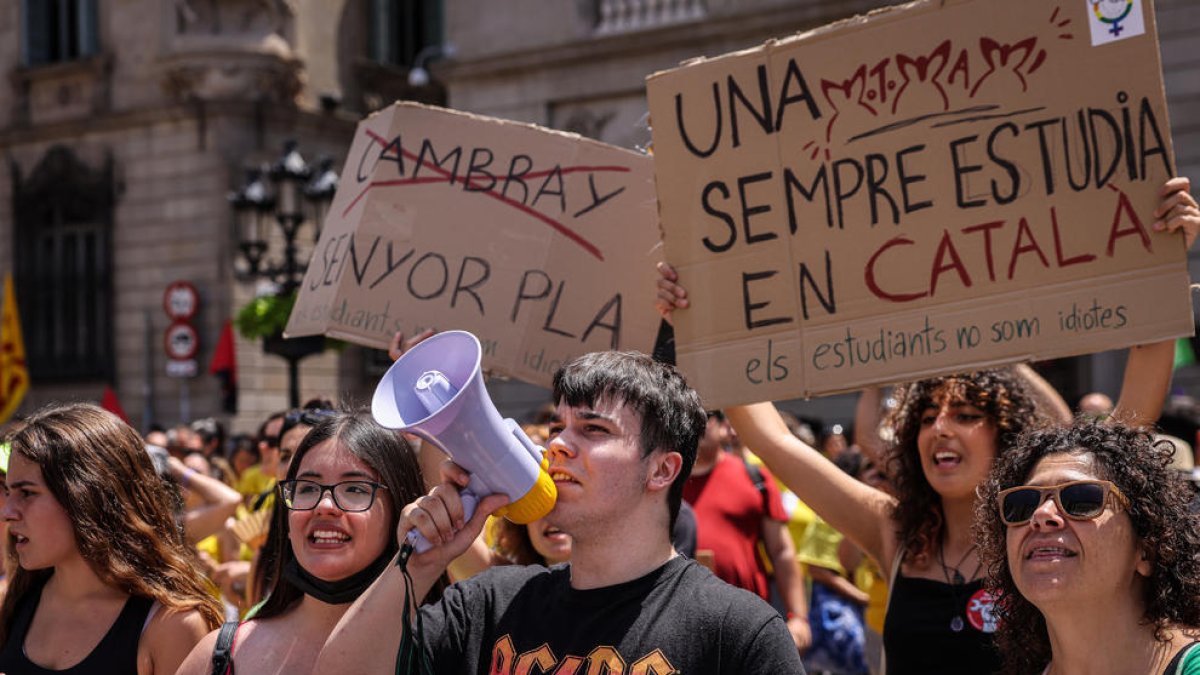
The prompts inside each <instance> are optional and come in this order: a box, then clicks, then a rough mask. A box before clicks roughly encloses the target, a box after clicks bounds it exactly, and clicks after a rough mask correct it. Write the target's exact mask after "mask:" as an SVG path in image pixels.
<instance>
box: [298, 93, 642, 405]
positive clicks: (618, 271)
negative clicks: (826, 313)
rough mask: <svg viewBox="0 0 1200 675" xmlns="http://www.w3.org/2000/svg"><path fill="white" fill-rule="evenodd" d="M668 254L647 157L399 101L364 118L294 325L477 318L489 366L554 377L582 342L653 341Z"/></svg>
mask: <svg viewBox="0 0 1200 675" xmlns="http://www.w3.org/2000/svg"><path fill="white" fill-rule="evenodd" d="M660 259H661V247H660V245H659V230H658V217H657V205H656V203H655V198H654V179H653V174H652V167H651V160H650V158H649V157H647V156H645V155H641V154H639V153H635V152H631V151H628V150H623V149H620V148H616V147H612V146H608V145H604V144H602V143H598V142H595V141H590V140H587V139H584V138H581V137H579V136H577V135H575V134H566V133H560V132H555V131H550V130H547V129H541V128H538V127H535V126H532V125H528V124H518V123H515V122H507V121H501V120H495V119H490V118H485V117H478V116H474V115H467V114H464V113H459V112H454V111H450V110H443V109H440V108H433V107H427V106H422V105H417V104H411V103H397V104H396V105H394V106H392V107H391V108H388V109H387V110H384V111H382V112H379V113H376V114H374V115H372V116H370V117H368V118H367V119H365V120H363V122H362V123H361V124H359V126H358V130H357V131H356V133H355V136H354V141H353V143H352V144H351V146H350V152H349V155H348V157H347V160H346V165H345V167H344V168H343V170H342V174H341V181H340V183H339V185H338V190H337V194H336V196H335V197H334V199H333V203H332V205H331V206H330V210H329V216H328V218H327V219H326V221H325V226H324V227H323V228H322V231H321V239H320V241H319V242H318V243H317V247H316V249H315V251H314V252H313V256H312V259H311V261H310V262H309V266H308V271H307V273H306V274H305V277H304V285H303V286H302V288H301V291H300V296H299V298H298V299H297V302H296V307H295V309H294V310H293V311H292V315H291V317H290V320H289V321H288V326H287V331H286V332H287V335H289V336H295V335H311V334H317V333H324V334H325V335H329V336H331V337H337V338H342V339H345V340H349V341H351V342H355V343H358V344H363V345H367V346H371V347H379V348H386V347H387V345H388V342H389V340H390V339H391V337H392V335H393V334H394V333H395V332H396V331H404V332H405V333H407V334H409V335H412V334H415V333H417V332H420V331H422V330H424V329H425V328H436V329H438V330H449V329H463V330H469V331H471V332H473V333H475V335H476V336H477V337H479V339H480V342H481V343H482V345H483V351H484V365H485V367H488V368H491V369H492V370H494V371H495V372H498V373H501V374H507V375H511V376H513V377H518V378H521V379H523V380H526V381H529V382H533V383H537V384H542V385H546V384H549V382H550V378H551V377H552V376H553V374H554V371H555V370H556V369H557V368H558V366H559V365H560V364H562V363H563V362H564V361H566V360H568V359H570V358H572V357H574V356H578V355H579V354H583V353H586V352H589V351H596V350H603V349H639V350H642V351H647V352H648V351H650V349H651V348H652V347H653V344H654V337H655V334H656V332H657V328H658V321H659V319H658V315H657V313H656V312H655V310H654V307H653V302H654V282H655V279H656V278H657V273H656V272H655V270H654V264H655V263H656V262H657V261H658V260H660Z"/></svg>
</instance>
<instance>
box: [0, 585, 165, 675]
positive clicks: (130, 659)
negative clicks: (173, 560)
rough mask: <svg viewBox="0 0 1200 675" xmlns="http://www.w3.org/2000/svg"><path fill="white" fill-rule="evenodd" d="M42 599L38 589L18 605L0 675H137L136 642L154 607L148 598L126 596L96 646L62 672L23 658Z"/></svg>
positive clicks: (2, 654) (1, 656) (2, 653)
mask: <svg viewBox="0 0 1200 675" xmlns="http://www.w3.org/2000/svg"><path fill="white" fill-rule="evenodd" d="M41 598H42V587H41V586H38V587H37V588H36V589H34V590H32V591H31V592H30V593H29V594H28V595H26V596H25V598H24V599H23V600H22V601H21V604H20V606H18V607H17V611H16V614H15V615H14V617H13V626H12V631H10V632H9V636H8V642H6V643H5V645H4V649H3V650H0V673H4V674H5V675H93V674H95V675H137V651H138V641H139V640H140V639H141V637H142V627H143V626H144V625H145V623H146V617H147V616H148V615H149V614H150V607H151V605H153V604H154V601H153V600H150V599H149V598H139V597H134V596H130V598H129V599H128V600H126V601H125V607H124V608H122V609H121V614H120V615H119V616H117V620H116V621H114V622H113V625H112V627H111V628H109V629H108V632H107V633H105V634H104V637H103V638H101V639H100V644H98V645H96V648H95V649H93V650H92V653H91V654H88V655H87V656H86V657H85V658H84V659H83V660H82V661H80V662H79V663H77V664H76V665H75V666H74V667H71V668H68V669H66V670H50V669H48V668H43V667H41V666H39V665H37V664H36V663H34V662H32V661H30V660H29V659H28V658H26V657H25V635H26V634H28V633H29V624H30V623H32V622H33V614H34V611H36V610H37V606H38V602H39V601H40V600H41Z"/></svg>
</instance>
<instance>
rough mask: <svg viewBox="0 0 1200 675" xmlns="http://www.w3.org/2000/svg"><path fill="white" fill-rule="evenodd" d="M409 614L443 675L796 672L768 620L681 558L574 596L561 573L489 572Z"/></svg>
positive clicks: (788, 649) (796, 661)
mask: <svg viewBox="0 0 1200 675" xmlns="http://www.w3.org/2000/svg"><path fill="white" fill-rule="evenodd" d="M421 611H422V614H423V619H424V631H425V641H426V645H427V653H428V655H429V656H430V658H431V660H432V661H433V664H434V670H435V672H437V673H445V674H447V675H464V674H467V673H478V674H479V675H487V674H488V673H522V672H540V673H552V672H560V673H598V672H614V673H615V672H623V673H628V674H630V675H651V674H654V673H659V674H664V675H665V674H666V673H688V674H689V675H694V674H704V673H712V674H716V673H748V674H753V673H803V672H804V667H803V666H802V665H801V664H800V657H799V655H798V654H797V652H796V647H795V645H794V644H793V643H792V639H791V635H790V634H789V633H788V630H787V626H786V625H785V624H784V622H783V619H782V618H780V616H779V614H778V612H776V611H775V610H774V609H772V608H771V607H770V606H769V605H767V604H766V603H765V602H763V601H762V600H761V599H759V598H758V597H757V596H755V595H753V594H751V593H748V592H746V591H743V590H741V589H738V588H734V587H733V586H730V585H728V584H726V583H725V582H723V581H721V580H720V579H717V578H716V577H714V576H713V575H712V573H711V572H709V571H708V570H707V569H705V568H704V567H702V566H701V565H699V564H697V563H696V562H695V561H692V560H688V559H686V558H683V557H676V558H673V559H672V560H670V561H669V562H667V563H666V564H665V565H663V566H662V567H660V568H658V569H657V570H655V571H653V572H651V573H650V574H647V575H646V576H644V577H641V578H640V579H634V580H633V581H629V582H626V583H623V584H618V585H616V586H609V587H606V588H596V589H589V590H584V591H580V590H575V589H573V588H571V585H570V569H569V566H568V565H558V566H555V567H553V568H551V569H546V568H544V567H540V566H536V565H531V566H504V567H496V568H492V569H491V570H488V571H487V572H484V573H483V574H480V575H478V576H476V577H472V578H471V579H468V580H466V581H464V582H461V583H458V584H455V585H454V586H451V587H450V588H449V589H448V590H447V591H446V593H445V595H444V596H443V597H442V600H441V601H440V602H438V603H437V604H435V605H428V606H426V607H424V608H422V610H421ZM604 663H607V664H608V666H609V667H608V668H607V669H604V668H603V667H602V664H604Z"/></svg>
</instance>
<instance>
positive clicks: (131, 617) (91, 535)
mask: <svg viewBox="0 0 1200 675" xmlns="http://www.w3.org/2000/svg"><path fill="white" fill-rule="evenodd" d="M9 440H10V441H11V450H12V454H11V457H10V458H9V463H8V486H7V487H8V494H9V497H8V501H7V502H6V503H5V505H4V508H3V510H2V511H0V513H3V516H4V520H5V521H6V522H7V523H8V550H9V569H10V570H12V578H11V581H10V582H9V586H8V594H7V595H6V596H5V598H4V603H3V605H2V606H0V645H3V647H0V671H2V672H6V673H13V674H15V673H45V672H51V671H54V672H64V673H67V672H69V673H71V674H72V675H83V674H86V673H114V674H118V673H120V674H124V673H127V674H129V675H134V674H137V675H151V674H155V675H160V674H170V673H174V672H175V670H176V668H178V666H179V664H180V663H181V662H182V661H183V659H184V657H185V656H187V653H188V651H190V650H191V648H192V646H193V645H195V644H196V643H197V642H198V641H199V640H200V638H202V637H204V634H205V633H207V632H208V631H209V630H211V629H212V628H213V627H215V626H216V625H217V624H218V623H219V622H220V618H221V613H220V605H218V604H217V601H216V600H215V599H214V598H213V597H212V596H211V595H210V594H209V593H208V589H207V588H206V586H205V582H204V580H203V576H202V575H201V573H200V571H199V569H198V568H197V566H196V564H195V559H194V555H193V554H192V553H191V552H190V551H189V550H188V548H187V546H186V544H185V543H184V539H183V532H182V531H181V529H180V528H179V526H178V525H177V524H176V521H175V515H174V511H175V510H174V507H175V502H176V497H175V496H174V495H173V494H172V492H171V490H170V488H169V487H168V485H167V483H166V482H164V481H163V480H162V479H161V478H159V476H158V475H157V474H156V473H155V471H154V464H153V462H152V460H151V457H150V454H149V453H148V452H147V451H146V448H145V446H144V444H143V442H142V439H141V437H140V436H138V434H137V432H135V431H134V430H133V429H131V428H129V426H128V425H126V424H125V423H124V422H122V421H121V420H119V419H117V417H116V416H115V415H113V414H112V413H109V412H107V411H105V410H103V409H101V408H99V407H97V406H94V405H88V404H73V405H66V406H61V407H55V408H49V409H46V410H43V411H41V412H39V413H37V414H35V415H33V416H32V417H30V418H29V419H28V420H26V421H25V423H24V425H23V426H22V427H21V428H20V429H18V430H17V431H16V432H15V433H13V434H12V435H11V436H10V437H9Z"/></svg>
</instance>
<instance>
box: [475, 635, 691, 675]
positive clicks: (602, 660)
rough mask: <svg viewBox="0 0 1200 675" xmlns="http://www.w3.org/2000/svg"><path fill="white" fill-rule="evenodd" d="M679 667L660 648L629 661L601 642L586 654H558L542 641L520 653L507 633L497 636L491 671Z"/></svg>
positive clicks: (563, 674) (521, 674)
mask: <svg viewBox="0 0 1200 675" xmlns="http://www.w3.org/2000/svg"><path fill="white" fill-rule="evenodd" d="M679 672H680V671H679V670H678V669H676V668H675V666H672V665H671V662H670V661H668V660H667V656H666V654H663V653H662V650H661V649H655V650H654V651H652V652H650V653H649V654H646V655H645V656H643V657H641V658H640V659H638V660H636V661H634V662H633V665H628V662H627V661H626V660H625V658H624V657H623V656H621V654H620V652H618V651H617V648H616V647H609V646H606V645H602V646H598V647H595V648H593V649H592V651H590V652H588V654H587V656H574V655H570V654H568V655H566V656H563V657H562V658H559V657H557V656H555V654H554V651H553V650H552V649H550V645H548V644H543V645H542V646H541V647H538V648H537V649H533V650H530V651H527V652H524V653H521V654H517V650H516V648H515V647H514V646H513V641H512V638H511V637H510V636H508V635H505V636H504V637H502V638H500V639H499V640H496V644H495V646H493V647H492V665H491V667H490V668H489V669H488V673H490V675H533V674H534V673H538V674H541V673H547V674H548V675H549V674H553V675H601V674H602V673H628V674H629V675H676V674H677V673H679Z"/></svg>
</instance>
